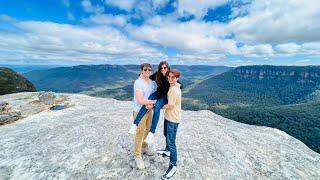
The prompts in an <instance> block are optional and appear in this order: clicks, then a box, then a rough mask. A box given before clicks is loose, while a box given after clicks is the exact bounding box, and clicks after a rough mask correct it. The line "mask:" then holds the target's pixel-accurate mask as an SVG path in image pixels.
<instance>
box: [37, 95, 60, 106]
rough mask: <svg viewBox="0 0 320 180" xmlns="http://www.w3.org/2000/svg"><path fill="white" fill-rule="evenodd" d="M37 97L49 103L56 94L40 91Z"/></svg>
mask: <svg viewBox="0 0 320 180" xmlns="http://www.w3.org/2000/svg"><path fill="white" fill-rule="evenodd" d="M38 98H39V101H40V102H42V103H44V104H46V105H51V104H54V102H55V101H54V100H55V98H56V95H55V94H54V93H53V92H40V93H39V95H38Z"/></svg>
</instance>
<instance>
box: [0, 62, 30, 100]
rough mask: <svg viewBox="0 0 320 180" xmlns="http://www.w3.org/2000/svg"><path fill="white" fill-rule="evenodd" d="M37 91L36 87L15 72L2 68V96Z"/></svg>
mask: <svg viewBox="0 0 320 180" xmlns="http://www.w3.org/2000/svg"><path fill="white" fill-rule="evenodd" d="M33 91H36V88H35V87H34V85H33V84H32V83H31V82H30V81H28V80H27V79H26V78H25V77H23V76H21V75H20V74H18V73H16V72H15V71H13V70H11V69H9V68H4V67H0V95H4V94H11V93H17V92H33Z"/></svg>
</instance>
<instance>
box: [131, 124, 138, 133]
mask: <svg viewBox="0 0 320 180" xmlns="http://www.w3.org/2000/svg"><path fill="white" fill-rule="evenodd" d="M136 131H137V125H135V124H132V126H131V128H130V130H129V134H132V135H135V134H136Z"/></svg>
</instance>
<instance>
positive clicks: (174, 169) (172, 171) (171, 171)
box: [162, 165, 177, 179]
mask: <svg viewBox="0 0 320 180" xmlns="http://www.w3.org/2000/svg"><path fill="white" fill-rule="evenodd" d="M176 172H177V166H172V165H170V166H169V167H168V169H167V170H166V172H164V174H163V175H162V179H170V178H172V177H173V175H174V174H175V173H176Z"/></svg>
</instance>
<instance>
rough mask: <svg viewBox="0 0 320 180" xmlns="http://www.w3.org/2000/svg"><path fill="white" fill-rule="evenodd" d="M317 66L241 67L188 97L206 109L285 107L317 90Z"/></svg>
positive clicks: (319, 81)
mask: <svg viewBox="0 0 320 180" xmlns="http://www.w3.org/2000/svg"><path fill="white" fill-rule="evenodd" d="M319 87H320V66H305V67H294V66H243V67H238V68H236V69H234V70H233V71H229V72H225V73H223V74H220V75H217V76H214V77H212V78H210V79H207V80H205V81H203V82H201V83H200V84H198V86H197V87H195V88H193V89H192V90H190V92H189V93H188V95H187V96H190V97H193V98H199V99H201V100H202V101H203V102H205V103H206V104H209V105H214V104H216V103H244V104H247V105H255V106H257V105H261V106H269V105H271V106H273V105H285V104H292V103H297V102H301V100H303V99H305V98H307V97H308V96H310V94H311V93H314V92H315V91H316V90H317V89H320V88H319Z"/></svg>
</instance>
